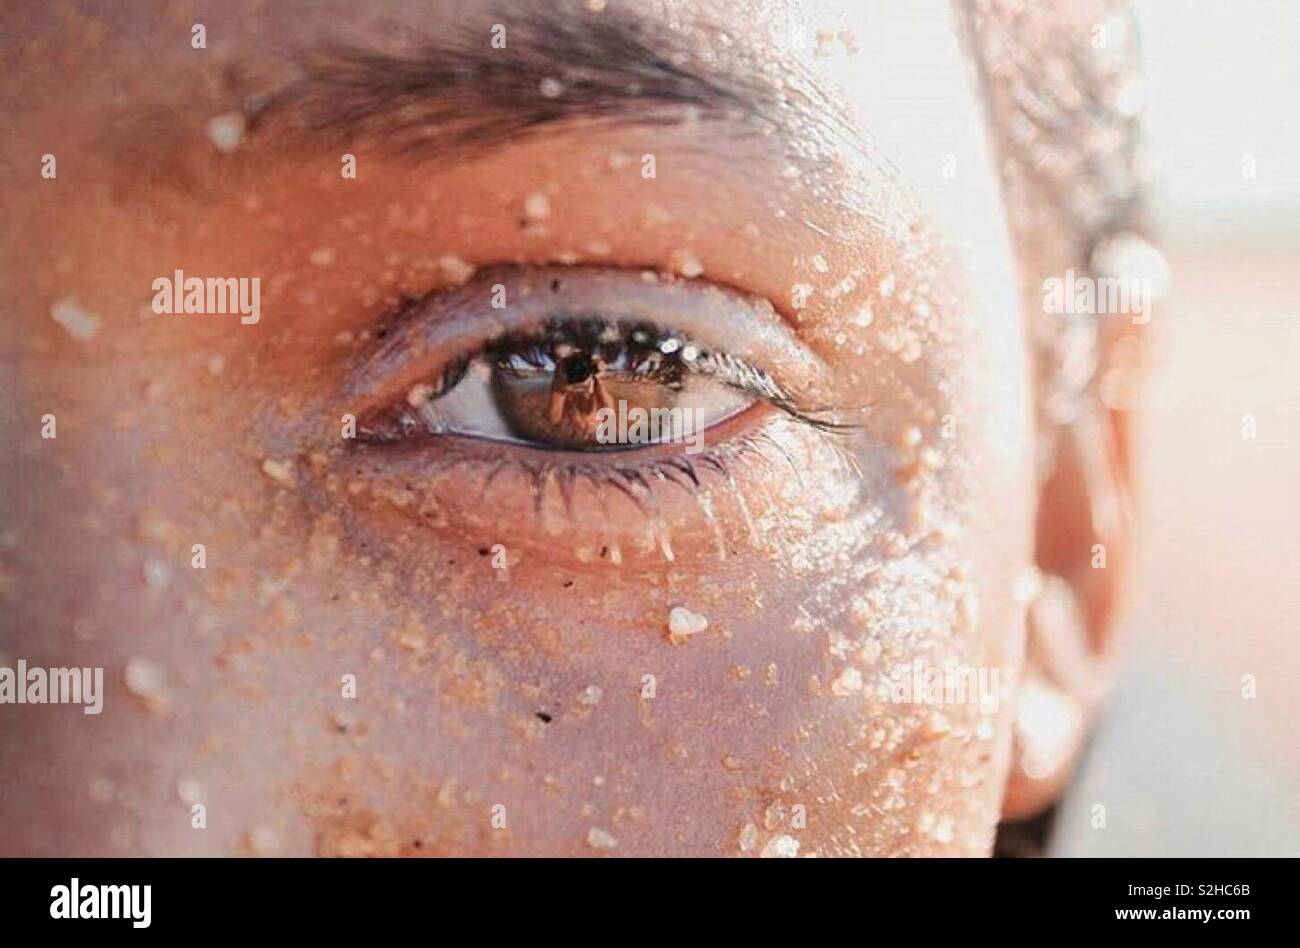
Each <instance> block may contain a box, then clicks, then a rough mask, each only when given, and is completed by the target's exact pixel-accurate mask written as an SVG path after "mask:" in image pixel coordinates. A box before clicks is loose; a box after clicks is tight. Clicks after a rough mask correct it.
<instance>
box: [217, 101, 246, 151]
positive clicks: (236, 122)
mask: <svg viewBox="0 0 1300 948" xmlns="http://www.w3.org/2000/svg"><path fill="white" fill-rule="evenodd" d="M246 127H247V123H246V122H245V120H244V116H243V114H242V113H240V112H227V113H226V114H225V115H218V116H217V117H216V118H212V119H209V120H208V138H209V139H210V140H211V142H212V144H213V145H214V146H215V147H216V149H217V151H219V152H221V153H222V154H223V155H229V154H231V153H232V152H234V151H235V150H237V149H238V148H239V144H240V142H242V141H243V140H244V130H245V128H246Z"/></svg>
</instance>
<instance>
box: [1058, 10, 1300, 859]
mask: <svg viewBox="0 0 1300 948" xmlns="http://www.w3.org/2000/svg"><path fill="white" fill-rule="evenodd" d="M1138 9H1139V14H1140V22H1141V24H1142V30H1143V34H1142V40H1143V46H1144V49H1145V53H1146V61H1147V74H1148V82H1149V85H1148V98H1147V104H1148V109H1149V113H1150V114H1149V121H1150V125H1149V128H1150V145H1151V149H1152V153H1153V157H1154V158H1155V159H1156V161H1157V164H1158V166H1159V167H1160V168H1161V170H1162V179H1163V186H1164V191H1165V193H1164V210H1165V214H1164V217H1165V220H1166V243H1165V248H1166V252H1167V255H1168V257H1169V260H1170V264H1171V265H1172V267H1173V271H1174V289H1173V293H1172V295H1171V298H1170V299H1169V300H1168V301H1166V302H1165V303H1164V304H1163V305H1162V306H1158V307H1157V309H1156V310H1155V315H1154V318H1153V320H1152V323H1151V325H1150V326H1149V330H1150V333H1151V336H1150V343H1151V345H1150V351H1151V357H1152V359H1151V362H1152V365H1151V370H1152V371H1151V378H1150V384H1149V386H1148V392H1147V397H1146V398H1145V399H1144V410H1143V413H1142V419H1141V451H1140V455H1141V464H1140V468H1139V475H1140V478H1141V481H1142V484H1143V489H1142V496H1141V501H1140V511H1139V516H1140V524H1139V527H1138V536H1139V539H1140V554H1139V562H1138V568H1137V571H1136V572H1137V575H1136V577H1135V582H1134V585H1133V595H1132V603H1131V609H1130V615H1129V619H1128V621H1127V623H1126V630H1125V634H1126V648H1127V651H1128V655H1127V656H1126V659H1125V662H1124V664H1125V666H1126V667H1127V668H1128V669H1129V673H1128V677H1127V678H1126V680H1125V681H1124V683H1123V684H1122V686H1121V687H1120V689H1119V691H1118V692H1117V694H1116V696H1115V701H1114V702H1113V705H1112V708H1111V714H1110V718H1109V721H1108V724H1107V726H1106V728H1105V729H1104V730H1103V731H1102V732H1101V734H1100V735H1099V737H1098V740H1097V742H1096V746H1095V747H1094V750H1093V753H1092V755H1091V757H1090V759H1089V761H1088V765H1087V766H1086V768H1085V769H1084V772H1083V773H1082V775H1081V779H1080V781H1079V783H1078V784H1077V785H1076V786H1075V787H1074V788H1073V791H1072V795H1071V798H1070V799H1069V801H1068V802H1067V806H1066V807H1065V808H1064V812H1063V814H1062V819H1061V824H1060V831H1059V835H1058V838H1057V845H1056V847H1055V848H1056V851H1057V852H1058V853H1059V854H1062V855H1121V856H1127V855H1178V856H1192V855H1291V856H1296V855H1300V737H1297V735H1300V124H1298V123H1297V121H1296V116H1297V113H1300V55H1297V50H1300V2H1294V0H1292V2H1285V0H1253V2H1192V0H1148V2H1146V3H1139V5H1138ZM1248 158H1253V160H1254V172H1255V176H1254V177H1250V176H1248V174H1247V173H1245V171H1248V170H1249V161H1248V160H1247V159H1248ZM1247 417H1249V418H1250V419H1252V420H1253V422H1254V425H1255V430H1256V434H1255V437H1253V438H1249V437H1245V436H1243V428H1244V425H1245V424H1246V419H1247ZM1246 675H1252V676H1254V679H1255V681H1256V684H1257V689H1258V690H1257V697H1255V698H1253V699H1249V698H1245V697H1243V694H1242V681H1243V676H1246ZM1098 803H1101V804H1103V805H1104V806H1105V807H1106V811H1107V828H1106V829H1105V830H1096V829H1093V828H1092V827H1091V825H1090V822H1089V819H1090V816H1091V812H1092V807H1093V806H1095V805H1096V804H1098Z"/></svg>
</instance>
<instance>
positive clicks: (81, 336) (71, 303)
mask: <svg viewBox="0 0 1300 948" xmlns="http://www.w3.org/2000/svg"><path fill="white" fill-rule="evenodd" d="M50 318H51V319H53V320H54V321H55V322H56V323H58V324H59V325H60V326H62V327H63V329H64V331H65V332H67V334H68V335H69V336H71V337H72V338H73V339H76V340H78V341H80V342H89V341H90V340H91V339H94V338H95V336H96V335H97V334H98V333H99V324H100V319H99V317H98V316H96V315H95V314H94V313H92V312H90V310H88V309H86V308H85V307H84V306H82V305H81V304H80V303H78V302H77V301H76V300H74V299H72V298H70V297H69V298H66V299H61V300H59V301H57V302H56V303H55V304H54V305H53V306H51V307H50Z"/></svg>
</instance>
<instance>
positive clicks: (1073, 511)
mask: <svg viewBox="0 0 1300 948" xmlns="http://www.w3.org/2000/svg"><path fill="white" fill-rule="evenodd" d="M1114 345H1115V340H1113V339H1112V340H1109V344H1108V345H1105V346H1103V351H1115V350H1114ZM1104 380H1105V376H1104V375H1103V377H1102V381H1103V382H1104ZM1083 397H1084V400H1085V405H1083V406H1082V407H1081V408H1080V409H1079V412H1078V414H1077V415H1076V417H1075V418H1074V419H1073V421H1071V422H1070V423H1069V424H1068V425H1066V426H1065V427H1064V428H1062V429H1060V430H1059V431H1058V432H1056V433H1055V437H1054V438H1053V439H1052V442H1053V444H1054V449H1053V451H1052V454H1051V456H1050V460H1049V466H1048V469H1047V471H1046V476H1045V480H1044V481H1043V487H1042V493H1041V496H1040V499H1039V505H1038V519H1037V552H1036V557H1035V559H1036V566H1037V568H1038V571H1039V578H1040V582H1039V584H1038V590H1037V593H1036V595H1034V597H1033V599H1032V600H1031V602H1030V603H1029V607H1028V612H1027V616H1026V649H1025V664H1024V671H1023V672H1022V679H1021V686H1020V689H1019V696H1018V699H1017V711H1016V717H1015V723H1014V732H1013V738H1012V741H1013V744H1012V760H1011V770H1010V772H1009V775H1008V778H1007V788H1006V796H1005V798H1004V802H1003V814H1004V816H1006V817H1008V818H1012V819H1015V818H1022V817H1026V816H1030V815H1032V814H1034V813H1036V812H1038V811H1040V810H1041V809H1043V808H1044V807H1045V806H1047V805H1048V804H1049V803H1051V802H1052V801H1053V800H1055V799H1056V798H1057V797H1058V796H1059V795H1060V793H1061V792H1062V790H1063V789H1064V787H1065V784H1066V782H1067V780H1068V779H1069V777H1070V774H1071V773H1072V772H1073V770H1074V767H1075V765H1076V763H1077V762H1078V758H1079V755H1080V753H1081V751H1082V749H1083V745H1084V741H1085V740H1086V737H1087V734H1088V733H1089V730H1090V726H1091V724H1092V721H1093V718H1094V717H1095V715H1096V712H1097V710H1098V707H1099V705H1100V702H1101V699H1102V697H1103V695H1104V693H1105V690H1106V687H1107V685H1108V683H1109V679H1110V674H1109V670H1110V666H1111V658H1112V656H1113V652H1114V627H1115V618H1116V613H1117V611H1118V607H1119V605H1120V602H1121V599H1122V592H1123V586H1124V581H1125V578H1126V576H1127V570H1128V565H1129V558H1130V547H1131V532H1132V531H1131V508H1132V503H1131V496H1132V473H1133V472H1132V455H1131V452H1130V450H1129V432H1130V421H1131V419H1130V418H1129V417H1128V415H1127V413H1126V412H1124V411H1122V410H1120V409H1118V408H1111V407H1108V406H1107V405H1105V404H1104V403H1103V401H1102V398H1101V394H1100V392H1099V391H1092V392H1089V393H1087V394H1086V395H1084V396H1083Z"/></svg>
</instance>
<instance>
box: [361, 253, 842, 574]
mask: <svg viewBox="0 0 1300 948" xmlns="http://www.w3.org/2000/svg"><path fill="white" fill-rule="evenodd" d="M349 395H350V396H351V397H354V398H356V399H357V400H358V401H359V402H360V410H359V411H358V413H357V418H358V428H357V437H356V440H355V444H354V445H353V446H352V448H351V450H349V451H348V459H347V463H349V464H352V465H353V471H354V473H356V472H360V473H361V474H362V475H363V476H362V478H361V479H360V483H361V484H362V485H363V486H362V487H360V488H355V493H356V494H358V495H360V494H365V495H367V496H368V497H370V498H371V499H374V498H375V497H387V498H388V499H389V500H390V501H391V499H392V498H393V496H394V494H393V489H392V485H393V484H394V483H395V482H400V483H401V484H402V485H403V487H402V488H401V489H400V490H399V491H398V493H397V496H398V497H399V498H400V500H399V503H401V504H404V505H405V507H406V509H407V510H408V511H409V510H414V511H415V515H416V517H417V519H421V520H423V521H424V522H425V523H426V524H433V525H439V524H443V525H446V524H449V523H452V522H455V523H457V524H459V525H461V526H462V527H463V526H465V525H466V524H467V523H468V522H471V521H472V522H474V523H476V524H477V525H478V526H477V527H476V528H475V529H479V528H482V527H483V526H484V524H483V520H484V518H485V516H491V515H490V514H485V511H495V512H496V514H495V516H496V521H495V523H493V524H488V526H490V527H491V528H492V530H493V531H495V532H496V533H498V534H499V533H500V532H501V531H502V530H503V529H505V528H507V527H508V528H511V529H514V530H515V531H516V532H518V529H519V527H520V524H522V523H527V520H526V518H528V517H532V518H535V519H537V520H540V522H541V524H542V526H543V527H544V532H545V533H547V534H548V535H551V536H555V535H564V534H570V535H572V536H573V537H574V539H575V543H576V547H575V549H576V550H577V551H578V555H579V558H583V557H584V556H596V557H604V558H608V559H611V560H613V561H614V562H618V561H620V560H621V559H622V557H623V555H624V553H625V552H627V550H628V549H629V548H632V549H641V550H643V551H644V552H649V553H654V554H656V555H660V556H664V557H666V558H668V559H673V558H675V556H676V550H675V541H674V536H675V535H678V534H681V533H683V532H684V533H685V535H687V536H689V535H690V534H691V533H693V532H694V528H695V526H697V525H698V523H703V525H704V526H705V528H706V532H707V533H708V534H709V535H710V545H711V547H712V549H713V550H714V551H715V552H717V553H718V554H719V555H723V556H725V555H726V551H727V549H728V547H729V545H731V544H732V543H733V540H729V539H728V534H727V529H726V526H727V525H726V523H724V520H727V519H734V520H737V521H738V523H740V524H741V525H742V528H743V529H742V533H747V534H748V535H749V537H748V538H749V539H751V540H752V539H753V538H754V534H755V533H758V532H761V529H760V524H759V521H760V520H761V519H762V517H761V516H756V515H755V510H758V511H760V512H761V511H763V510H766V509H769V508H770V505H769V504H767V503H766V502H764V501H762V500H758V501H757V502H751V501H749V500H747V498H752V497H753V496H754V495H755V494H756V493H762V492H763V491H770V490H772V489H773V488H774V486H776V487H781V486H784V487H786V488H789V489H793V490H797V489H798V488H797V487H796V486H795V485H800V484H801V482H802V481H805V480H806V475H810V474H811V473H812V472H816V471H821V470H823V469H825V468H826V466H827V464H830V467H831V468H832V469H833V470H834V471H835V473H836V474H837V475H843V474H844V473H845V457H846V455H845V452H844V449H843V447H842V445H841V444H840V443H839V442H840V441H841V438H842V435H844V434H845V432H847V431H848V430H850V429H851V428H852V424H851V422H846V421H845V418H846V416H848V415H850V414H851V412H846V411H844V410H842V409H836V408H834V407H832V406H833V404H834V401H833V394H832V391H831V385H830V376H829V373H828V372H827V370H826V368H825V366H824V365H823V364H822V363H821V362H820V360H819V359H818V358H817V357H816V356H815V355H814V354H813V353H812V352H811V351H810V350H808V349H807V348H806V347H804V346H803V345H802V344H801V343H800V342H799V341H798V340H797V338H796V336H795V334H794V333H793V332H792V331H791V329H790V327H789V326H788V324H787V323H786V322H785V321H784V320H783V318H782V317H781V316H780V315H779V314H778V313H777V312H776V311H775V309H774V308H773V307H772V306H771V305H770V303H767V302H766V301H764V300H761V299H758V298H755V297H752V296H748V295H746V294H744V293H741V292H738V291H736V290H733V289H730V288H724V287H721V286H717V285H714V284H710V283H706V282H699V281H669V280H664V279H661V278H659V277H658V276H656V275H655V274H652V273H647V272H642V271H637V270H619V269H603V268H583V267H570V268H553V267H552V268H546V267H543V268H530V269H517V268H502V269H497V270H491V271H488V272H486V273H484V274H483V275H481V276H480V277H479V278H478V279H476V280H475V281H474V282H473V283H471V284H468V285H466V286H464V287H461V288H459V289H457V290H455V291H452V292H450V293H441V294H435V295H434V296H431V297H430V298H428V299H426V300H422V301H419V302H417V303H414V304H411V305H410V306H408V307H407V308H406V309H405V310H404V311H403V312H402V313H401V315H400V318H399V319H398V321H397V325H395V326H394V327H393V328H392V329H391V330H387V331H385V332H384V338H383V340H382V341H381V342H380V344H379V345H378V346H377V347H376V350H375V351H374V352H372V353H370V354H368V355H367V356H366V357H364V358H363V360H362V362H361V364H360V365H359V366H358V367H357V370H356V372H355V373H354V374H353V376H352V378H351V380H350V388H349ZM353 483H354V484H355V483H356V481H355V480H354V482H353ZM767 526H770V524H767ZM489 532H491V531H489Z"/></svg>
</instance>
